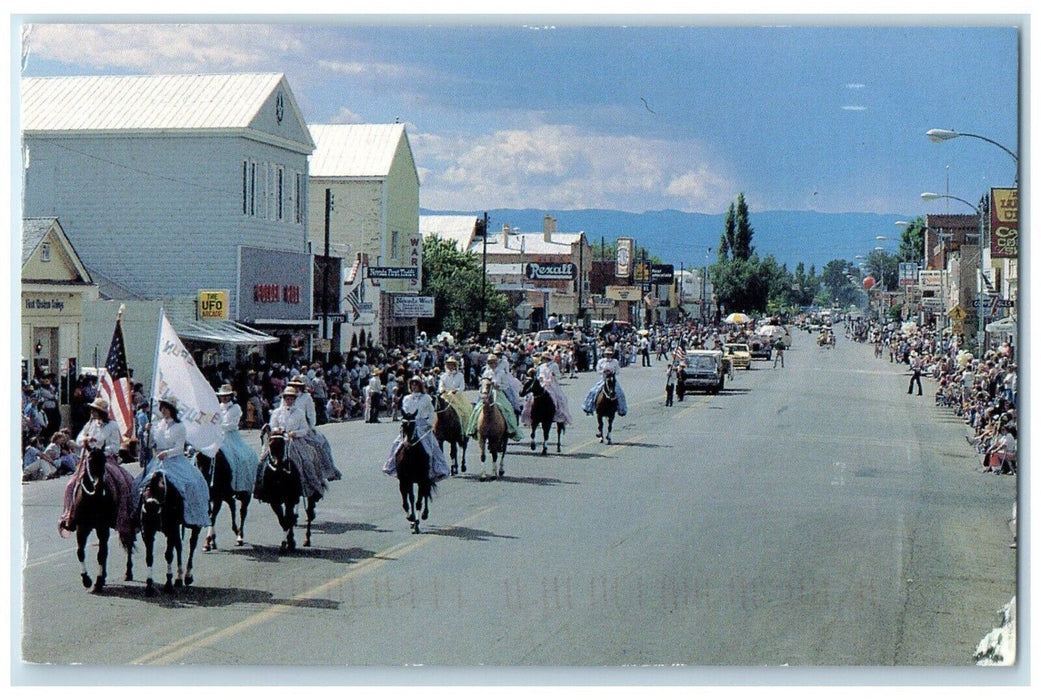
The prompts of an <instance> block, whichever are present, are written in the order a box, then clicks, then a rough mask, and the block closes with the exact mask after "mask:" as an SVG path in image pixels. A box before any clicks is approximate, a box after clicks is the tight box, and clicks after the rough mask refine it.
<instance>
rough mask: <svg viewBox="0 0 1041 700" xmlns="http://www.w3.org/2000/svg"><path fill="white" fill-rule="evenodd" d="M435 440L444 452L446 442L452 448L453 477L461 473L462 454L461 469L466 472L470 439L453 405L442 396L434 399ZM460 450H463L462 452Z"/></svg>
mask: <svg viewBox="0 0 1041 700" xmlns="http://www.w3.org/2000/svg"><path fill="white" fill-rule="evenodd" d="M434 438H436V439H437V446H438V447H440V448H441V451H442V452H444V451H445V443H446V442H447V443H448V444H449V445H450V446H451V448H452V449H451V452H452V475H453V476H455V475H456V474H458V473H459V469H460V464H459V455H460V454H462V460H463V463H462V466H461V468H462V470H463V471H464V472H465V471H466V445H467V443H469V442H470V439H469V438H468V437H466V432H465V430H464V427H463V424H462V421H460V419H459V414H458V413H456V410H455V409H454V408H452V405H451V404H449V403H448V402H447V401H445V398H444V396H442V395H441V394H438V395H437V396H435V397H434ZM459 448H462V450H460V449H459Z"/></svg>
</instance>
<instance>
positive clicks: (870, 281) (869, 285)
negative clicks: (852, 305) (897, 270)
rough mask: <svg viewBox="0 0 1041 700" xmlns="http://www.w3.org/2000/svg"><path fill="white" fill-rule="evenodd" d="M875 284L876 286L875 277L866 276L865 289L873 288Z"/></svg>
mask: <svg viewBox="0 0 1041 700" xmlns="http://www.w3.org/2000/svg"><path fill="white" fill-rule="evenodd" d="M874 286H875V278H874V277H865V278H864V289H871V288H872V287H874Z"/></svg>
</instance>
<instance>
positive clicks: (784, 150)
mask: <svg viewBox="0 0 1041 700" xmlns="http://www.w3.org/2000/svg"><path fill="white" fill-rule="evenodd" d="M202 17H203V16H202V15H185V16H181V17H164V18H162V19H163V20H164V21H165V22H167V23H159V22H158V21H156V20H149V19H148V18H147V17H137V18H133V17H124V18H123V22H124V23H122V24H119V23H112V24H107V23H102V22H101V21H100V20H99V19H96V18H91V17H89V16H86V17H84V16H76V15H69V16H67V17H61V16H48V17H46V18H45V21H43V22H39V21H37V22H29V18H22V21H24V22H25V24H23V26H22V27H21V36H22V38H23V41H22V46H21V61H22V70H21V73H22V75H25V76H34V77H35V76H58V75H99V74H127V75H131V74H171V73H224V72H257V71H260V72H278V73H284V74H285V75H286V77H287V79H288V82H289V86H290V89H291V90H292V92H293V95H294V97H295V99H296V101H297V103H298V104H299V107H300V109H301V111H302V113H303V115H304V118H305V119H306V120H307V122H308V123H311V124H328V123H390V122H394V121H401V122H403V123H405V124H406V128H407V133H408V137H409V142H410V144H411V146H412V149H413V153H414V156H415V160H416V164H417V168H418V170H419V175H420V182H421V186H420V206H421V207H422V208H424V209H430V210H457V211H467V212H471V211H482V210H487V209H496V208H534V209H547V210H548V209H583V208H604V209H618V210H624V211H630V212H643V211H648V210H660V209H678V210H682V211H690V212H700V213H707V214H718V213H721V212H724V211H726V209H727V207H728V206H729V205H730V204H731V203H732V202H733V201H734V200H735V199H736V197H737V195H738V193H744V196H745V199H746V201H747V202H748V205H749V208H750V209H751V210H752V211H756V210H760V211H765V210H813V211H821V212H872V213H893V212H901V213H912V214H921V215H924V214H927V213H946V212H950V213H971V209H969V208H968V206H967V205H965V204H963V203H960V202H958V201H957V200H953V199H947V200H941V201H939V202H932V203H926V202H923V201H922V200H921V198H920V194H921V193H922V192H925V191H932V192H938V193H945V194H950V195H952V196H955V197H959V198H961V199H965V200H969V201H971V202H976V201H978V200H979V198H980V196H982V195H983V194H984V193H985V192H986V191H987V190H988V188H990V187H992V186H1009V185H1011V184H1012V183H1013V181H1014V179H1015V175H1016V168H1015V161H1014V160H1013V158H1011V157H1010V156H1009V155H1008V154H1007V153H1005V152H1004V151H1002V150H1001V149H1000V148H997V147H995V146H993V145H991V144H989V143H987V142H985V141H983V140H982V139H977V138H972V137H964V138H958V139H955V140H953V141H948V142H944V143H940V144H937V143H932V142H931V141H929V139H928V138H927V137H926V135H925V132H926V131H927V130H929V129H931V128H946V129H953V130H957V131H960V132H963V133H968V134H976V135H981V136H985V137H987V138H989V139H992V140H994V141H997V142H998V143H1000V144H1002V145H1003V146H1005V147H1007V148H1009V149H1010V150H1011V151H1013V152H1018V150H1019V142H1018V127H1019V123H1018V120H1019V109H1020V85H1019V81H1020V71H1019V61H1020V56H1019V51H1020V46H1021V43H1020V42H1021V38H1022V37H1021V32H1020V27H1019V25H1021V24H1022V22H1023V19H1022V18H1021V17H1019V18H1017V17H1013V16H1006V17H1004V18H993V17H992V18H981V17H962V18H960V19H959V18H955V17H951V16H942V15H930V16H928V18H927V20H926V19H923V18H922V17H921V16H910V15H908V16H900V15H882V16H874V17H870V18H859V19H858V18H855V17H849V16H841V15H836V16H833V17H831V18H827V17H824V18H821V17H816V18H812V17H811V18H805V19H802V20H800V19H799V18H798V17H790V16H785V17H780V16H779V17H776V18H769V17H765V16H755V15H745V16H701V17H695V16H687V17H680V16H662V15H653V16H652V15H645V16H642V15H630V16H625V17H617V18H611V17H604V16H596V15H580V16H566V17H565V16H553V15H541V16H540V15H532V16H524V17H517V16H499V17H482V18H476V17H473V16H471V17H470V18H469V19H468V18H467V17H465V16H447V15H433V16H429V15H428V16H422V17H420V16H415V15H400V16H395V17H387V16H382V17H375V16H359V15H355V16H346V15H341V16H295V17H284V16H279V17H265V16H249V15H241V16H235V15H230V16H229V15H222V16H221V17H220V19H221V22H220V23H218V22H215V21H214V22H210V23H205V24H204V23H200V22H201V21H203V20H202ZM103 19H107V20H108V21H119V19H120V18H119V17H116V18H111V17H108V18H103ZM131 19H137V20H138V23H129V22H128V20H131ZM681 21H682V23H681ZM13 22H14V23H15V26H16V28H15V33H14V34H13V36H15V37H17V36H18V33H17V32H18V29H17V24H18V23H19V22H18V18H15V19H14V20H13ZM171 22H178V23H177V24H174V23H171ZM955 22H957V24H955ZM15 52H16V53H15V57H14V58H15V66H14V67H15V69H16V70H17V67H18V66H17V59H18V54H17V47H15Z"/></svg>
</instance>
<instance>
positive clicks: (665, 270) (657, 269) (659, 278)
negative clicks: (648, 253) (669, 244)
mask: <svg viewBox="0 0 1041 700" xmlns="http://www.w3.org/2000/svg"><path fill="white" fill-rule="evenodd" d="M675 279H676V268H674V267H673V266H672V265H653V264H652V265H651V282H653V283H654V284H672V283H673V281H674V280H675Z"/></svg>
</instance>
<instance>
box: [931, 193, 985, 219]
mask: <svg viewBox="0 0 1041 700" xmlns="http://www.w3.org/2000/svg"><path fill="white" fill-rule="evenodd" d="M920 196H921V198H922V199H924V200H925V201H926V202H931V201H933V200H934V199H953V200H954V201H956V202H961V203H962V204H967V205H969V206H970V207H972V210H973V211H975V212H976V215H977V216H979V215H980V208H979V207H978V206H976V205H975V204H973V203H972V202H970V201H969V200H967V199H962V198H961V197H955V196H954V195H953V194H937V193H936V192H922V194H921V195H920Z"/></svg>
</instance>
